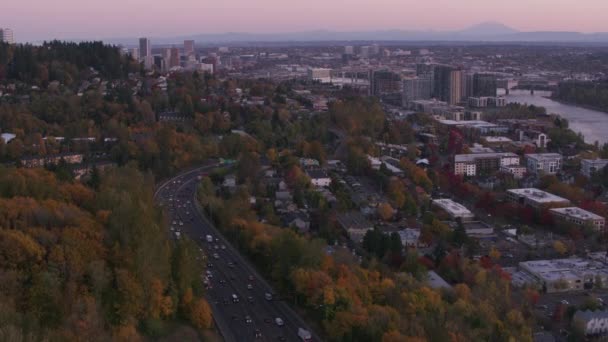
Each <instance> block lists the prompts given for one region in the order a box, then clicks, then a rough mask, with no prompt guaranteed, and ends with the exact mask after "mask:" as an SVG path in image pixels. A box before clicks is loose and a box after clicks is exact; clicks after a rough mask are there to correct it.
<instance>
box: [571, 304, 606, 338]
mask: <svg viewBox="0 0 608 342" xmlns="http://www.w3.org/2000/svg"><path fill="white" fill-rule="evenodd" d="M572 325H573V326H575V327H577V328H578V329H580V331H582V332H583V333H584V334H585V335H586V336H590V335H592V336H602V335H606V334H607V333H608V311H590V310H585V311H581V310H578V311H576V312H575V313H574V316H572Z"/></svg>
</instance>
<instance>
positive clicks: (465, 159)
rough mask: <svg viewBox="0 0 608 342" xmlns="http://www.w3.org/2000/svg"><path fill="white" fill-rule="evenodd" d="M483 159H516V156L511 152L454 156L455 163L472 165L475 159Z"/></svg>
mask: <svg viewBox="0 0 608 342" xmlns="http://www.w3.org/2000/svg"><path fill="white" fill-rule="evenodd" d="M484 158H518V156H517V154H515V153H511V152H492V153H470V154H457V155H455V156H454V162H455V163H472V162H474V161H475V160H477V159H484Z"/></svg>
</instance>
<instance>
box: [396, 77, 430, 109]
mask: <svg viewBox="0 0 608 342" xmlns="http://www.w3.org/2000/svg"><path fill="white" fill-rule="evenodd" d="M431 84H432V82H431V79H430V78H421V77H412V78H406V79H404V80H403V93H402V100H403V106H407V105H408V103H409V102H411V101H414V100H428V99H430V98H431V90H432V89H431Z"/></svg>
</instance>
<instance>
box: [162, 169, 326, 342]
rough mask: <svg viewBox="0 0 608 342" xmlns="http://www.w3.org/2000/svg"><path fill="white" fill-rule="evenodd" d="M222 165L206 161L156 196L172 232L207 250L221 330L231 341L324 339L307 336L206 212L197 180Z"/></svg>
mask: <svg viewBox="0 0 608 342" xmlns="http://www.w3.org/2000/svg"><path fill="white" fill-rule="evenodd" d="M216 167H218V164H212V165H208V166H204V167H201V168H198V169H195V170H192V171H188V172H185V173H183V174H181V175H179V176H177V177H175V178H173V179H171V180H169V181H167V182H165V183H163V184H162V185H161V186H160V187H159V188H158V189H157V191H156V194H155V198H156V201H157V202H158V203H159V204H160V205H161V206H162V207H163V208H164V209H165V210H166V211H167V214H168V217H169V225H170V230H171V234H172V236H173V237H174V238H176V239H179V238H182V236H183V234H185V235H187V236H188V237H189V238H190V239H192V240H193V241H195V242H196V243H197V244H198V245H199V246H200V250H201V252H204V254H205V255H206V259H205V261H204V262H205V263H206V271H205V274H202V275H201V281H203V282H205V285H206V286H207V292H206V297H207V300H208V301H209V304H210V305H211V308H212V310H213V315H214V319H215V321H216V325H217V327H218V329H219V330H220V333H221V334H222V336H223V337H224V339H225V340H226V341H239V342H240V341H302V340H307V341H313V340H314V341H318V340H319V339H318V338H316V337H315V336H310V337H311V338H310V339H306V332H310V329H309V328H308V327H307V326H306V324H305V323H304V321H303V320H302V319H301V318H300V317H299V316H298V315H297V314H296V313H295V312H294V311H293V310H292V309H291V308H290V307H288V306H287V305H286V304H285V303H284V302H282V301H281V300H279V298H277V295H276V294H275V293H274V291H273V290H272V288H271V287H270V285H269V284H268V283H267V282H266V281H265V280H264V279H263V278H262V277H261V276H260V275H259V274H258V273H257V272H256V271H255V269H254V268H253V266H251V265H250V264H249V262H248V261H247V260H246V259H245V258H243V257H242V256H241V255H240V253H239V252H238V251H237V250H236V249H235V248H234V247H233V246H232V245H231V244H230V243H229V242H228V241H227V240H226V239H224V237H223V236H222V235H221V234H220V233H219V232H218V230H217V229H216V228H215V227H214V225H213V224H212V223H211V222H209V220H208V219H207V218H206V217H205V216H204V215H203V213H202V210H201V208H200V206H199V205H198V203H197V201H196V188H197V184H198V182H199V179H200V176H201V175H202V174H205V173H208V172H212V171H213V169H214V168H216ZM298 335H300V336H298Z"/></svg>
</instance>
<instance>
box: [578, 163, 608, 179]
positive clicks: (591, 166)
mask: <svg viewBox="0 0 608 342" xmlns="http://www.w3.org/2000/svg"><path fill="white" fill-rule="evenodd" d="M606 165H608V159H583V160H581V173H582V174H584V175H585V176H586V177H591V176H592V175H593V173H595V172H599V171H602V170H603V169H604V168H605V167H606Z"/></svg>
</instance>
